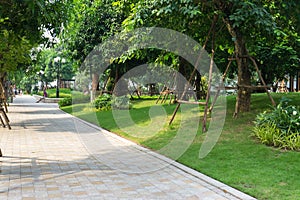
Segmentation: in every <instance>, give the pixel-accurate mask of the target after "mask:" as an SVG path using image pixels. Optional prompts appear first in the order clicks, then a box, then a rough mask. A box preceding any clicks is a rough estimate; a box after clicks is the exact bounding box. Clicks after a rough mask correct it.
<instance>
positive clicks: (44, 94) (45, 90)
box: [35, 87, 48, 103]
mask: <svg viewBox="0 0 300 200" xmlns="http://www.w3.org/2000/svg"><path fill="white" fill-rule="evenodd" d="M47 97H48V94H47V88H46V87H44V90H43V97H42V98H40V99H39V100H37V101H36V102H35V103H40V101H42V100H44V102H45V99H46V98H47Z"/></svg>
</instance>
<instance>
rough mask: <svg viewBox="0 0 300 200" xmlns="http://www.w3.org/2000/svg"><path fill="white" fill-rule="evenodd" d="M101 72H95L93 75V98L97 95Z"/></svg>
mask: <svg viewBox="0 0 300 200" xmlns="http://www.w3.org/2000/svg"><path fill="white" fill-rule="evenodd" d="M99 77H100V76H99V74H97V73H93V75H92V91H91V100H94V99H95V98H96V95H97V91H98V86H99Z"/></svg>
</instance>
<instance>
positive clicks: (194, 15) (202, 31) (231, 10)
mask: <svg viewBox="0 0 300 200" xmlns="http://www.w3.org/2000/svg"><path fill="white" fill-rule="evenodd" d="M280 2H281V3H282V4H285V3H286V2H288V1H284V0H282V1H280ZM292 2H294V3H295V2H296V1H292ZM270 4H276V1H272V0H266V1H261V0H243V1H240V0H228V1H223V0H212V1H193V0H186V1H171V0H161V1H154V0H144V1H140V2H139V3H138V4H137V5H136V6H135V8H134V9H133V12H132V14H131V15H130V17H129V18H128V19H127V20H126V21H125V23H126V24H127V27H130V28H134V27H140V26H162V27H167V28H172V29H175V30H178V31H180V32H183V33H185V34H187V35H189V36H191V37H193V38H194V39H196V40H198V41H199V42H201V43H203V41H204V40H205V38H206V35H207V32H208V30H209V26H210V24H211V22H212V19H213V16H215V15H217V16H218V19H219V20H218V21H217V23H216V29H217V30H218V31H217V32H216V44H217V46H218V47H219V49H218V50H222V49H223V50H224V48H226V49H228V52H230V51H229V50H231V49H232V46H233V47H234V51H233V52H232V53H234V55H233V56H234V57H235V58H236V65H237V73H238V85H239V89H238V95H237V108H238V109H237V111H238V112H245V111H249V109H250V98H251V90H250V89H249V88H247V87H244V86H247V85H250V84H251V70H252V67H251V64H250V63H249V59H248V57H249V56H253V55H254V56H255V55H256V52H255V51H256V48H255V47H256V46H257V42H258V41H259V40H260V38H274V33H275V32H276V30H278V28H277V26H278V25H277V26H276V23H275V22H276V21H275V16H276V13H278V12H276V11H275V12H274V11H273V13H272V12H271V11H272V10H271V9H272V6H270ZM295 16H296V15H295ZM295 18H296V17H295ZM283 22H287V21H286V20H283ZM281 25H283V26H284V25H285V23H282V22H281ZM224 26H225V27H226V29H227V31H224ZM293 26H296V25H293ZM275 40H276V39H274V41H275ZM264 43H265V42H264ZM273 44H274V43H273ZM207 48H208V51H209V48H210V46H207ZM217 54H218V53H217Z"/></svg>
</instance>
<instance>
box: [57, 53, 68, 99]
mask: <svg viewBox="0 0 300 200" xmlns="http://www.w3.org/2000/svg"><path fill="white" fill-rule="evenodd" d="M54 62H55V63H58V68H57V77H56V98H59V85H60V67H61V63H65V62H66V60H65V59H64V58H61V57H59V56H57V57H56V58H54Z"/></svg>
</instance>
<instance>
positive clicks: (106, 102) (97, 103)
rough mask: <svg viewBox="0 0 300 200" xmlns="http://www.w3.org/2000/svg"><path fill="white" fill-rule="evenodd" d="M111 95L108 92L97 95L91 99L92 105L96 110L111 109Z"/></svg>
mask: <svg viewBox="0 0 300 200" xmlns="http://www.w3.org/2000/svg"><path fill="white" fill-rule="evenodd" d="M111 99H112V97H111V95H109V94H103V95H101V96H99V97H97V98H96V99H95V100H94V101H93V103H92V104H93V105H94V107H95V108H96V109H98V110H110V109H111Z"/></svg>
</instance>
